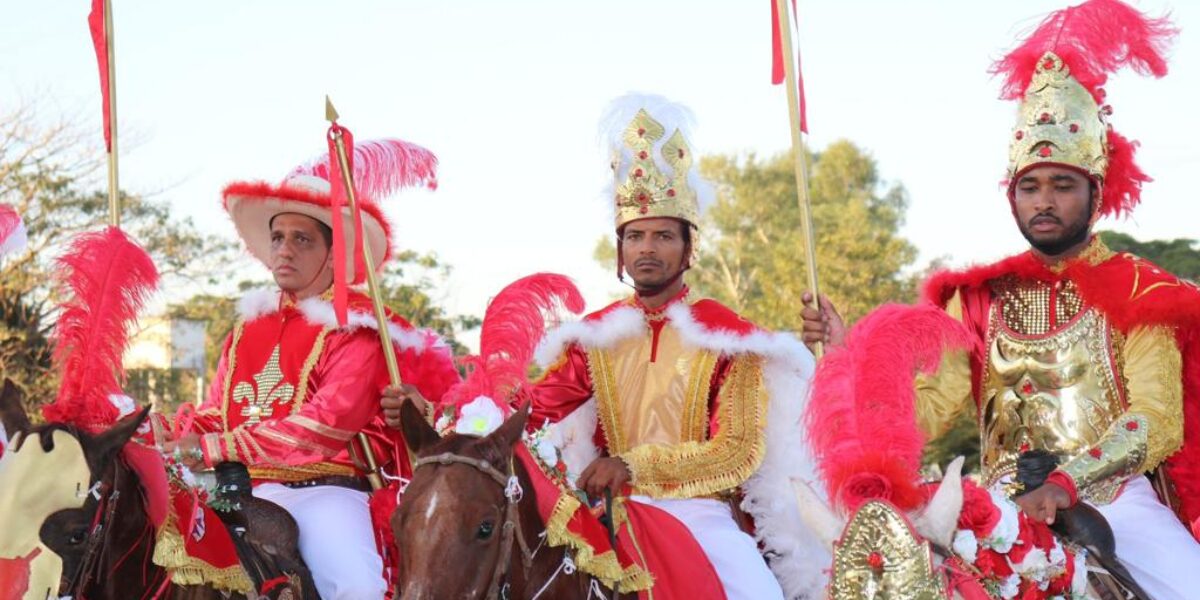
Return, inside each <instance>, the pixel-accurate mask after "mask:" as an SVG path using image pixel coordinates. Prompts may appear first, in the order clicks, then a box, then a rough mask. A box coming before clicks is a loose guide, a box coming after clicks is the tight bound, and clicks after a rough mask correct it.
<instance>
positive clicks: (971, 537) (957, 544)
mask: <svg viewBox="0 0 1200 600" xmlns="http://www.w3.org/2000/svg"><path fill="white" fill-rule="evenodd" d="M951 546H952V547H953V549H954V553H955V554H957V555H958V556H959V557H961V558H962V559H963V560H965V561H967V562H969V563H974V562H975V559H976V558H977V557H978V555H979V540H978V539H976V538H975V532H974V531H971V530H970V529H959V530H958V532H956V533H955V534H954V543H953V544H952V545H951Z"/></svg>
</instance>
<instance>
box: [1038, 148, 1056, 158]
mask: <svg viewBox="0 0 1200 600" xmlns="http://www.w3.org/2000/svg"><path fill="white" fill-rule="evenodd" d="M1052 152H1053V151H1052V150H1050V146H1042V147H1041V148H1038V156H1040V157H1042V158H1046V157H1047V156H1050V154H1051V153H1052Z"/></svg>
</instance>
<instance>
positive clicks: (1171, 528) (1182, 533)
mask: <svg viewBox="0 0 1200 600" xmlns="http://www.w3.org/2000/svg"><path fill="white" fill-rule="evenodd" d="M1096 509H1097V510H1099V511H1100V513H1101V514H1103V515H1104V518H1105V519H1108V524H1109V525H1110V526H1111V527H1112V530H1113V536H1114V537H1115V538H1116V542H1117V557H1118V558H1120V559H1121V563H1122V564H1124V565H1125V567H1126V568H1127V569H1129V573H1130V574H1131V575H1133V577H1134V579H1136V580H1137V582H1138V584H1139V585H1141V586H1142V589H1144V590H1146V593H1148V594H1150V596H1152V597H1153V598H1154V600H1195V599H1196V598H1200V543H1198V542H1196V539H1195V538H1193V537H1192V536H1191V534H1189V533H1188V531H1187V529H1185V528H1184V527H1183V523H1181V522H1180V521H1179V518H1178V517H1176V516H1175V513H1173V512H1171V509H1169V508H1167V507H1166V506H1165V505H1163V503H1162V502H1159V500H1158V495H1157V494H1155V493H1154V487H1153V486H1151V485H1150V480H1149V479H1146V478H1145V477H1135V478H1133V480H1131V481H1130V482H1129V483H1128V484H1127V485H1126V486H1125V490H1124V491H1123V492H1121V495H1120V496H1118V497H1117V499H1116V500H1113V501H1112V503H1110V504H1107V505H1105V506H1097V507H1096Z"/></svg>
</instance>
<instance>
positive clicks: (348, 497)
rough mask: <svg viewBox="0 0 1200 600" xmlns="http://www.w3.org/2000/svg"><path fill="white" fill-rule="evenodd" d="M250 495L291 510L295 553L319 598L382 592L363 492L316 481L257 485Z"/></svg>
mask: <svg viewBox="0 0 1200 600" xmlns="http://www.w3.org/2000/svg"><path fill="white" fill-rule="evenodd" d="M254 495H255V496H256V497H258V498H262V499H264V500H270V501H271V502H274V503H276V504H278V505H280V506H282V507H283V508H284V509H286V510H287V511H288V512H289V513H291V515H292V517H293V518H295V519H296V524H298V525H299V526H300V555H301V556H303V557H304V562H305V563H307V564H308V568H309V570H311V571H312V575H313V580H314V581H315V582H316V584H317V591H318V592H320V594H321V598H322V599H323V600H376V599H379V598H383V596H384V594H385V593H386V592H387V582H385V581H384V579H383V559H382V558H380V556H379V552H378V551H377V550H376V548H375V532H374V531H373V530H372V528H371V511H370V508H369V507H368V506H367V494H366V493H365V492H359V491H355V490H351V489H348V488H343V487H337V486H331V485H321V486H315V487H307V488H295V489H293V488H289V487H287V486H284V485H280V484H278V483H263V484H260V485H258V486H255V488H254Z"/></svg>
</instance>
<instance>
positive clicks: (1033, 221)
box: [1029, 215, 1063, 227]
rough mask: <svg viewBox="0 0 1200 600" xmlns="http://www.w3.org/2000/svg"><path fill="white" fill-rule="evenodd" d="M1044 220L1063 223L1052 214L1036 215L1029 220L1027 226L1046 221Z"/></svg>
mask: <svg viewBox="0 0 1200 600" xmlns="http://www.w3.org/2000/svg"><path fill="white" fill-rule="evenodd" d="M1046 222H1050V223H1057V224H1059V225H1062V224H1063V222H1062V220H1061V219H1059V218H1058V217H1056V216H1054V215H1038V216H1036V217H1034V218H1032V219H1030V220H1029V226H1030V227H1032V226H1034V225H1037V224H1038V223H1046Z"/></svg>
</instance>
